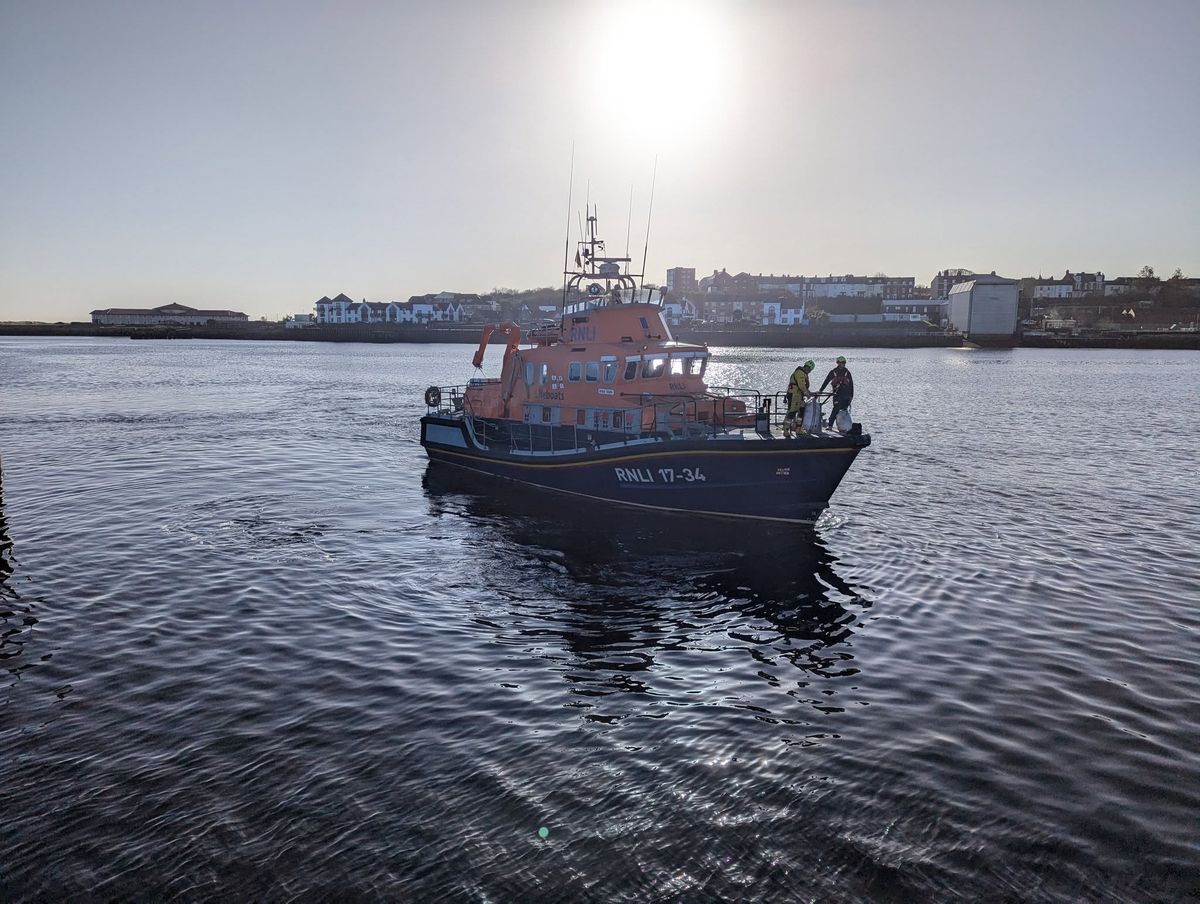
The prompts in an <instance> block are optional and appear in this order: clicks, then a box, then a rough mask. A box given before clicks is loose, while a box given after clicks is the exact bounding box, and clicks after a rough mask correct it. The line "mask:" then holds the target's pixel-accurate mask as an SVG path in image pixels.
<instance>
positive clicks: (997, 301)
mask: <svg viewBox="0 0 1200 904" xmlns="http://www.w3.org/2000/svg"><path fill="white" fill-rule="evenodd" d="M1018 291H1019V289H1018V286H1017V281H1016V280H1015V279H1005V278H1004V277H1002V276H996V275H995V274H994V273H993V274H990V275H983V274H979V273H977V274H975V275H974V276H972V277H971V279H969V280H967V281H966V282H960V283H958V284H957V285H955V286H954V287H953V288H951V289H950V296H949V298H948V307H949V318H950V323H951V325H953V326H954V327H956V328H957V329H958V330H959V331H961V332H962V333H963V335H965V336H967V337H968V338H970V339H1007V338H1011V337H1012V336H1014V335H1015V334H1016V332H1017V295H1018Z"/></svg>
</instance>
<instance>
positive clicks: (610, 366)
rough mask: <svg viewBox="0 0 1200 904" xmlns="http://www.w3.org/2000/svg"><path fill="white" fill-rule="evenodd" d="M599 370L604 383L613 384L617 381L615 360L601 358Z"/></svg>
mask: <svg viewBox="0 0 1200 904" xmlns="http://www.w3.org/2000/svg"><path fill="white" fill-rule="evenodd" d="M600 370H601V371H602V372H603V373H602V375H603V377H604V382H605V383H615V382H616V380H617V359H616V358H601V359H600Z"/></svg>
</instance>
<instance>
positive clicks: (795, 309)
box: [762, 299, 808, 326]
mask: <svg viewBox="0 0 1200 904" xmlns="http://www.w3.org/2000/svg"><path fill="white" fill-rule="evenodd" d="M762 322H763V324H765V325H768V326H769V325H771V324H776V325H778V326H797V325H804V324H806V323H808V319H807V318H806V317H805V316H804V302H803V301H787V300H784V299H776V300H774V301H766V302H763V313H762Z"/></svg>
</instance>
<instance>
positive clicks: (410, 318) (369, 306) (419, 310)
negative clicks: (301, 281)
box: [316, 294, 464, 324]
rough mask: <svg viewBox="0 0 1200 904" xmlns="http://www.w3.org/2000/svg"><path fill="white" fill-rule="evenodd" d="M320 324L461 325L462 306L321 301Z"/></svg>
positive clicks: (344, 299)
mask: <svg viewBox="0 0 1200 904" xmlns="http://www.w3.org/2000/svg"><path fill="white" fill-rule="evenodd" d="M428 297H431V298H432V297H435V296H428ZM316 310H317V323H324V324H346V323H415V324H430V323H458V322H459V321H461V320H462V319H463V313H464V312H463V305H462V303H461V302H459V301H457V300H450V301H412V300H410V301H405V302H399V301H388V302H383V301H367V300H366V299H363V300H362V301H354V300H353V299H351V298H349V297H347V296H346V295H344V294H343V295H338V296H337V297H336V298H328V297H326V298H321V299H319V300H318V301H317V303H316Z"/></svg>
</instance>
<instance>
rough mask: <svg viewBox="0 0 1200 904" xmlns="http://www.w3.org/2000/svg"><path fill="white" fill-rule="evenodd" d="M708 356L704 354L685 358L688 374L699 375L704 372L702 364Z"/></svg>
mask: <svg viewBox="0 0 1200 904" xmlns="http://www.w3.org/2000/svg"><path fill="white" fill-rule="evenodd" d="M707 361H708V358H707V357H705V356H704V355H696V356H695V357H694V358H688V359H687V372H688V376H691V377H699V376H702V375H703V374H704V365H705V363H706V362H707Z"/></svg>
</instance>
